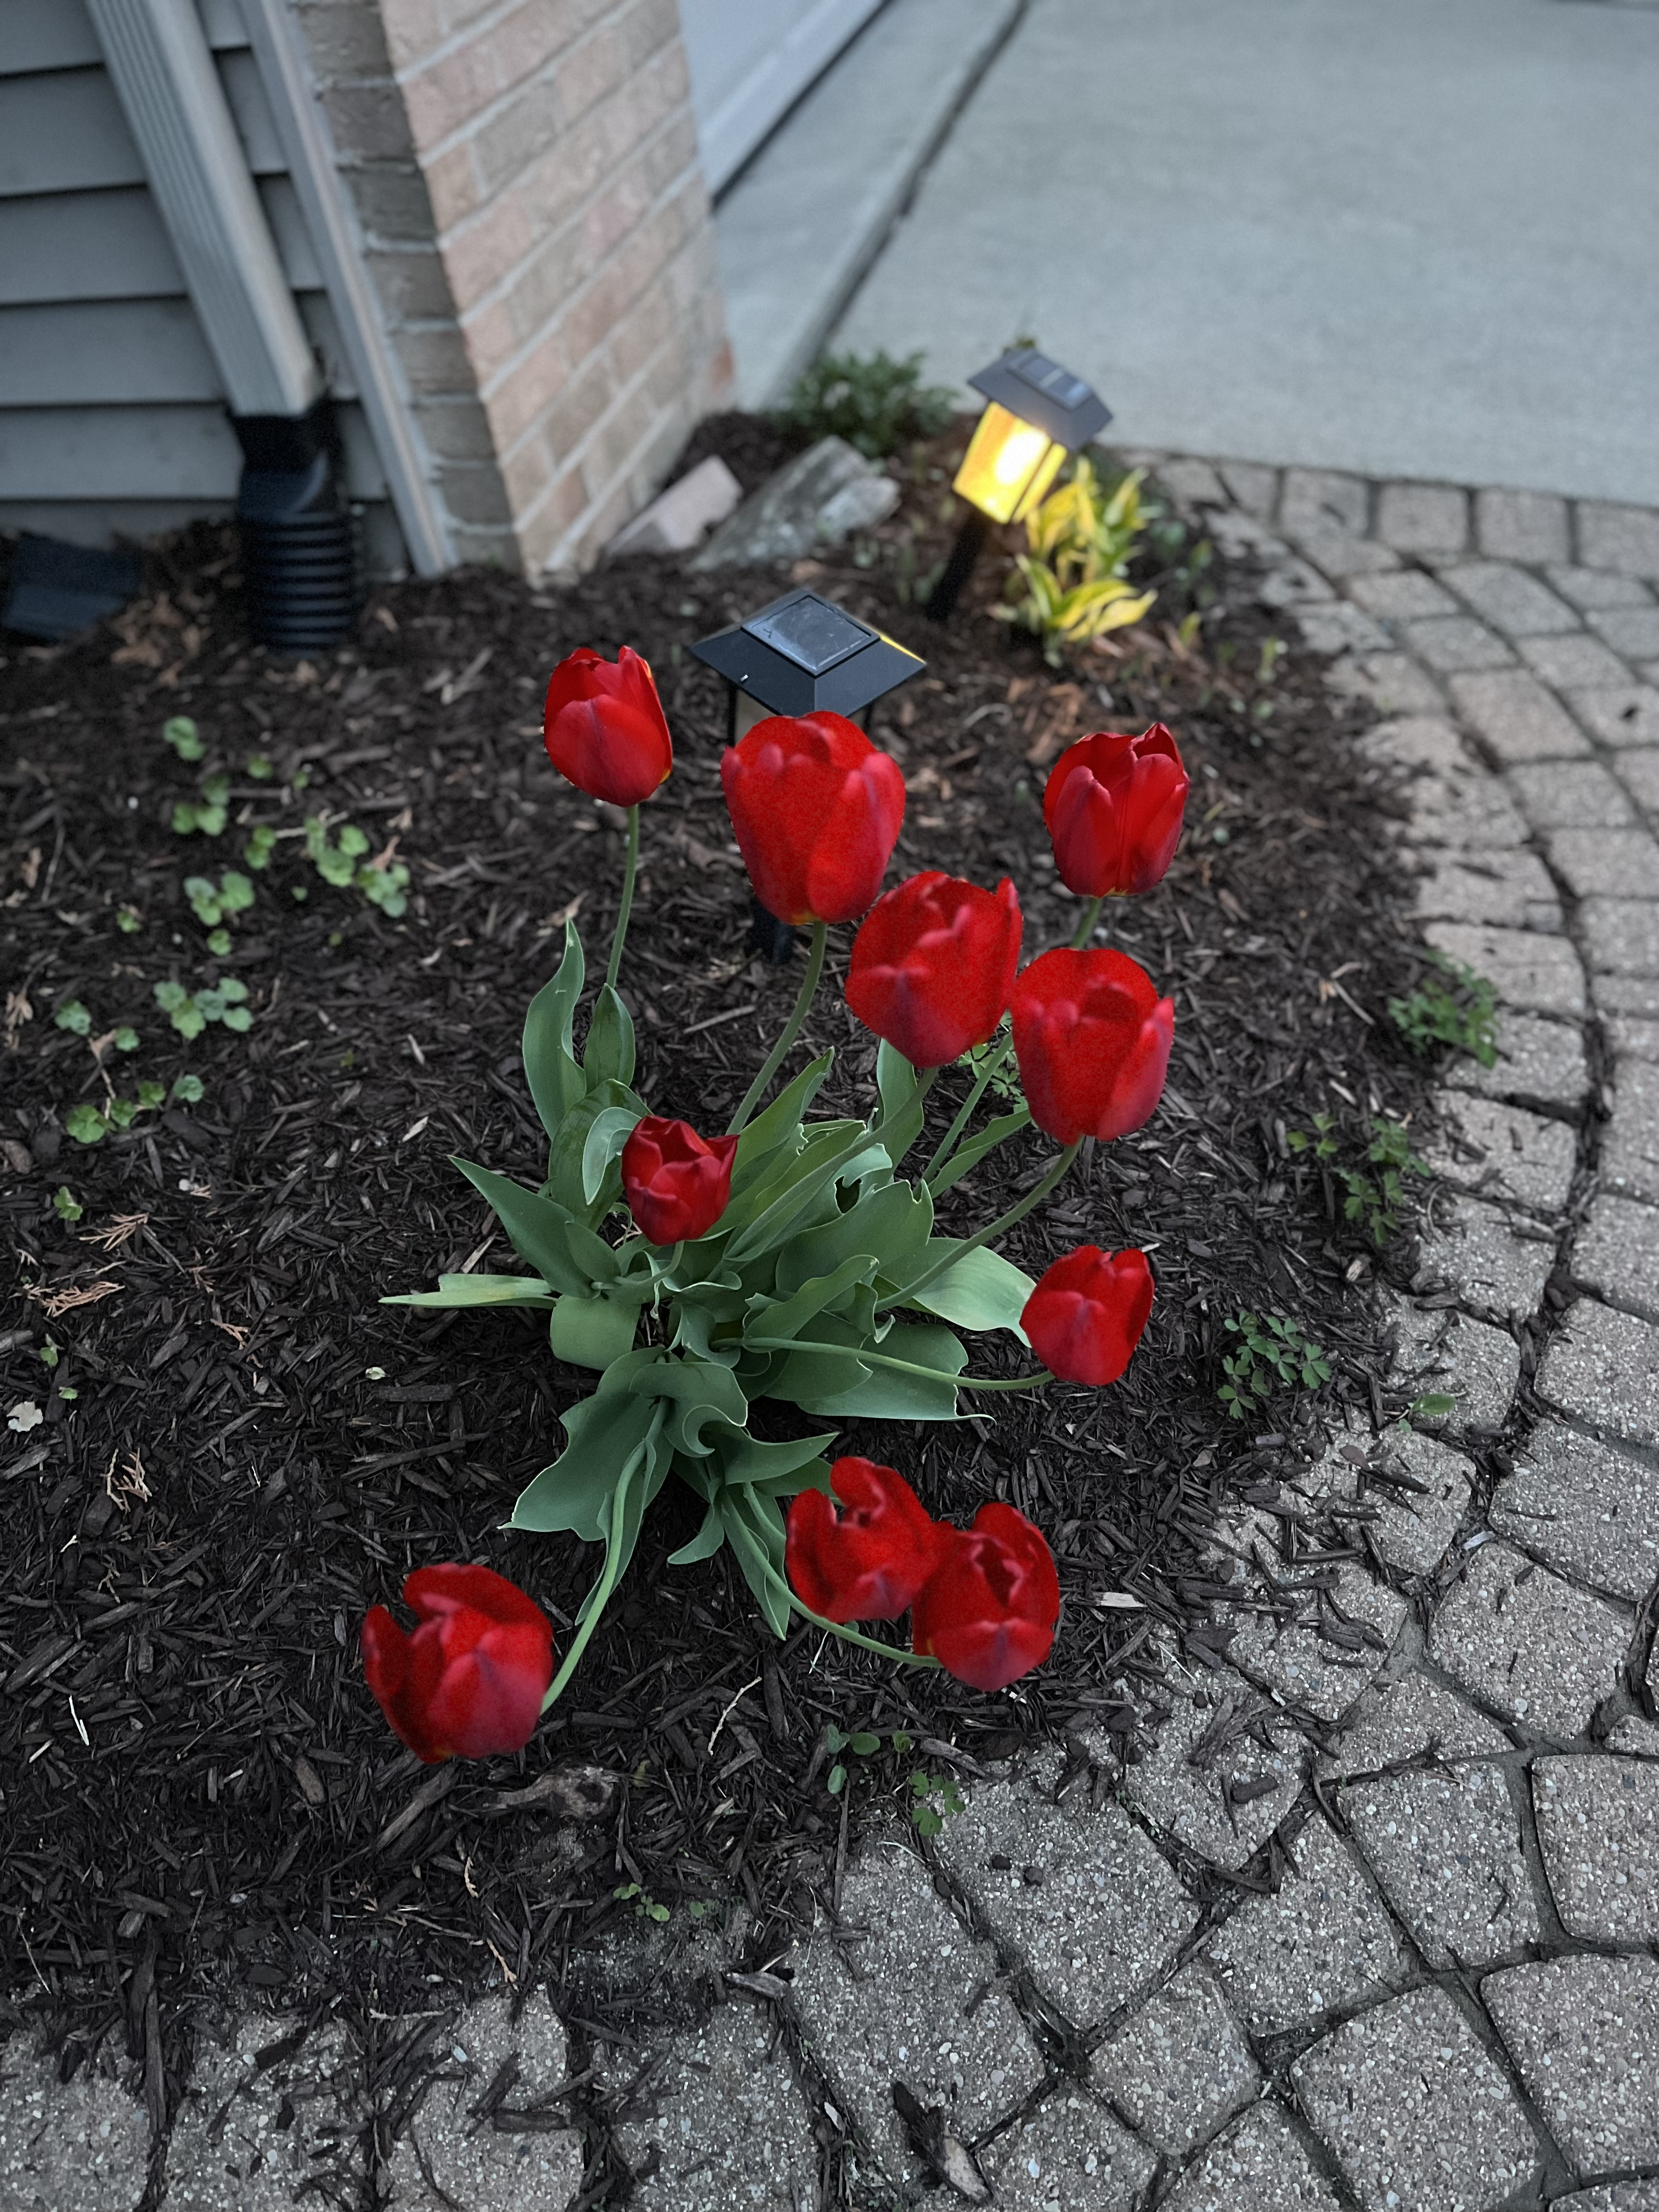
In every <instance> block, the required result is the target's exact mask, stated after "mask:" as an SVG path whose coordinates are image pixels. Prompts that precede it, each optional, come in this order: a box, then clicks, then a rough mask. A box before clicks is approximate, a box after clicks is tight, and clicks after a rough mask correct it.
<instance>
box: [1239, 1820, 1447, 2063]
mask: <svg viewBox="0 0 1659 2212" xmlns="http://www.w3.org/2000/svg"><path fill="white" fill-rule="evenodd" d="M1288 1857H1289V1858H1290V1861H1291V1866H1290V1870H1289V1871H1288V1872H1287V1873H1286V1875H1285V1879H1284V1881H1282V1882H1281V1883H1280V1884H1279V1889H1278V1891H1277V1892H1276V1893H1275V1894H1274V1895H1273V1896H1271V1897H1252V1898H1249V1899H1246V1901H1245V1902H1244V1903H1243V1905H1240V1907H1239V1909H1238V1910H1237V1911H1236V1912H1235V1913H1234V1914H1233V1915H1232V1917H1231V1919H1229V1920H1226V1921H1224V1922H1223V1923H1222V1925H1221V1927H1220V1929H1218V1931H1217V1933H1216V1934H1215V1936H1212V1938H1211V1940H1210V1942H1209V1944H1208V1946H1207V1951H1208V1956H1209V1958H1210V1960H1211V1962H1212V1965H1213V1966H1215V1968H1216V1971H1217V1972H1218V1974H1219V1975H1220V1977H1221V1981H1222V1985H1223V1987H1224V1988H1225V1990H1226V1992H1227V1995H1228V1996H1229V1998H1230V1999H1231V2002H1232V2004H1233V2006H1234V2008H1235V2009H1236V2010H1237V2012H1238V2013H1239V2014H1240V2015H1242V2016H1243V2020H1244V2021H1245V2023H1246V2025H1247V2026H1248V2027H1249V2028H1250V2029H1251V2030H1252V2031H1253V2032H1254V2033H1256V2034H1258V2035H1261V2034H1273V2033H1278V2032H1279V2031H1281V2030H1283V2029H1285V2028H1291V2027H1301V2026H1302V2025H1303V2024H1304V2022H1305V2021H1312V2020H1316V2019H1317V2018H1318V2016H1319V2015H1321V2014H1322V2013H1340V2012H1347V2011H1350V2010H1352V2008H1354V2007H1356V2006H1358V2005H1361V2004H1367V2003H1370V2002H1372V2001H1373V2000H1374V1999H1376V1998H1378V1997H1381V1996H1385V1995H1387V1994H1388V1992H1389V1990H1394V1989H1397V1988H1398V1987H1399V1986H1400V1985H1401V1983H1403V1982H1404V1981H1406V1980H1407V1979H1408V1978H1409V1976H1410V1969H1409V1966H1408V1965H1407V1960H1406V1958H1405V1955H1404V1954H1403V1953H1402V1951H1401V1947H1400V1940H1399V1938H1398V1936H1396V1935H1395V1929H1394V1924H1393V1923H1392V1922H1391V1921H1390V1920H1389V1916H1388V1914H1387V1913H1386V1912H1385V1911H1383V1907H1382V1906H1381V1905H1379V1904H1378V1903H1377V1901H1376V1898H1375V1897H1373V1896H1372V1894H1371V1893H1370V1889H1369V1888H1368V1887H1366V1884H1365V1880H1364V1875H1362V1874H1361V1873H1360V1871H1359V1869H1358V1866H1357V1865H1356V1864H1355V1863H1354V1861H1353V1859H1352V1857H1351V1856H1350V1854H1349V1851H1348V1848H1347V1846H1346V1844H1344V1843H1343V1842H1342V1841H1341V1839H1340V1837H1338V1836H1336V1835H1335V1834H1334V1832H1332V1830H1331V1828H1330V1826H1329V1824H1328V1822H1327V1821H1325V1820H1322V1819H1321V1818H1320V1816H1319V1815H1318V1814H1315V1815H1314V1817H1313V1818H1312V1819H1311V1820H1310V1821H1309V1822H1308V1824H1307V1826H1305V1827H1304V1829H1303V1831H1302V1832H1301V1834H1300V1835H1299V1836H1297V1838H1296V1841H1295V1842H1294V1843H1293V1844H1291V1846H1290V1848H1289V1852H1288Z"/></svg>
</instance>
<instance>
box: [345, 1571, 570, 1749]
mask: <svg viewBox="0 0 1659 2212" xmlns="http://www.w3.org/2000/svg"><path fill="white" fill-rule="evenodd" d="M404 1604H405V1605H407V1606H410V1607H413V1609H414V1611H415V1613H416V1614H417V1615H418V1616H419V1620H420V1626H419V1627H418V1628H416V1631H415V1632H414V1634H413V1635H412V1636H410V1635H407V1634H405V1632H404V1630H403V1629H401V1628H400V1627H399V1626H398V1623H397V1622H396V1621H395V1620H393V1619H392V1615H391V1614H390V1613H388V1612H387V1611H386V1607H384V1606H383V1605H377V1606H375V1607H372V1608H371V1610H370V1612H369V1613H368V1616H367V1618H366V1619H365V1620H364V1622H363V1630H362V1648H363V1673H364V1674H365V1675H366V1676H367V1677H368V1686H369V1688H370V1689H371V1690H372V1691H373V1692H374V1700H375V1703H376V1704H377V1705H379V1706H380V1711H382V1712H383V1713H384V1714H385V1715H386V1718H387V1720H389V1721H390V1722H391V1723H392V1731H393V1733H394V1734H395V1735H397V1737H398V1740H399V1741H400V1742H403V1743H406V1744H407V1745H408V1746H409V1748H410V1750H411V1751H412V1752H413V1753H415V1755H416V1758H417V1759H424V1760H425V1761H426V1762H427V1764H428V1765H435V1763H436V1762H437V1761H438V1760H439V1759H489V1758H490V1757H492V1756H493V1755H494V1754H495V1753H497V1752H506V1751H522V1750H523V1748H524V1747H525V1745H526V1744H527V1743H528V1742H529V1741H530V1738H531V1735H532V1732H533V1731H534V1729H535V1726H536V1723H537V1722H538V1720H539V1719H540V1717H541V1711H542V1699H543V1696H544V1693H545V1692H546V1689H547V1686H548V1684H549V1683H550V1681H551V1680H552V1679H553V1627H552V1623H551V1622H550V1620H548V1618H547V1615H546V1614H545V1613H544V1612H543V1611H542V1609H541V1607H540V1606H538V1604H536V1602H535V1601H534V1600H533V1599H532V1598H527V1597H526V1595H525V1594H524V1592H523V1591H522V1590H521V1589H519V1588H518V1586H517V1585H516V1584H515V1583H510V1582H508V1581H507V1578H506V1577H505V1576H503V1575H498V1574H494V1573H492V1572H491V1571H490V1570H489V1568H488V1567H461V1566H455V1565H444V1566H439V1567H419V1568H417V1569H416V1571H415V1572H414V1573H413V1574H412V1575H410V1577H409V1578H408V1580H407V1581H406V1582H405V1583H404Z"/></svg>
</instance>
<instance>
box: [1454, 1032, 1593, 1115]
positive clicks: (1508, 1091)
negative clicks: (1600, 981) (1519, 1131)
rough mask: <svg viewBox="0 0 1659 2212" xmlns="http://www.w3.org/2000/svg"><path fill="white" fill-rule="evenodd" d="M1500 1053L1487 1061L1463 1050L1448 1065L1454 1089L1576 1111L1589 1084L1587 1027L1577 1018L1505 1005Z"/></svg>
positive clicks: (1499, 1041) (1499, 1046) (1499, 1039)
mask: <svg viewBox="0 0 1659 2212" xmlns="http://www.w3.org/2000/svg"><path fill="white" fill-rule="evenodd" d="M1497 1044H1498V1059H1497V1062H1496V1064H1495V1065H1494V1066H1491V1067H1483V1066H1481V1065H1480V1061H1479V1060H1471V1059H1469V1058H1468V1056H1467V1055H1462V1056H1460V1057H1459V1058H1457V1059H1456V1060H1453V1061H1452V1062H1451V1064H1450V1066H1449V1067H1448V1068H1447V1070H1446V1076H1445V1081H1446V1085H1447V1087H1448V1089H1449V1090H1452V1091H1479V1092H1480V1094H1481V1095H1482V1096H1483V1097H1487V1098H1518V1099H1520V1100H1522V1102H1523V1103H1526V1102H1531V1103H1535V1104H1537V1105H1541V1106H1559V1107H1562V1108H1564V1109H1565V1110H1566V1111H1568V1112H1569V1113H1576V1112H1577V1110H1578V1109H1579V1107H1580V1106H1582V1105H1583V1101H1584V1094H1585V1092H1586V1091H1588V1090H1589V1066H1588V1064H1587V1062H1586V1060H1585V1059H1584V1037H1583V1031H1582V1030H1580V1029H1579V1027H1578V1025H1577V1023H1575V1022H1553V1021H1547V1020H1546V1019H1545V1018H1544V1017H1543V1016H1542V1015H1540V1014H1517V1013H1513V1012H1510V1010H1509V1009H1508V1008H1507V1007H1500V1008H1499V1009H1498V1036H1497Z"/></svg>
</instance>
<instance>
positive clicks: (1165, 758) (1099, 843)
mask: <svg viewBox="0 0 1659 2212" xmlns="http://www.w3.org/2000/svg"><path fill="white" fill-rule="evenodd" d="M1191 788H1192V784H1191V781H1190V780H1189V778H1188V774H1187V771H1186V769H1185V768H1184V767H1183V766H1182V759H1181V754H1180V751H1179V750H1178V748H1177V747H1176V741H1175V739H1174V738H1172V737H1171V736H1170V732H1168V731H1167V730H1166V729H1165V728H1164V725H1163V723H1162V722H1154V723H1153V724H1152V727H1151V729H1150V730H1143V731H1142V732H1141V733H1140V735H1139V737H1138V738H1132V737H1129V736H1127V734H1125V733H1123V732H1119V731H1115V730H1097V732H1095V734H1094V736H1093V737H1091V738H1079V739H1078V741H1077V743H1076V744H1074V745H1068V746H1067V747H1066V750H1065V751H1064V752H1063V753H1062V754H1061V755H1060V758H1059V759H1058V760H1057V761H1056V762H1055V763H1054V769H1053V770H1052V772H1051V773H1050V775H1049V777H1048V786H1047V787H1046V789H1045V790H1044V792H1043V794H1042V818H1043V820H1044V822H1046V823H1048V835H1049V836H1050V837H1051V838H1052V839H1053V840H1054V861H1055V865H1056V866H1058V868H1059V870H1060V881H1061V882H1062V883H1063V884H1065V885H1066V889H1067V890H1073V891H1076V892H1077V893H1078V894H1079V896H1082V897H1086V898H1098V897H1099V896H1101V894H1102V893H1103V892H1113V891H1120V892H1121V891H1149V890H1152V886H1153V884H1156V883H1159V882H1161V881H1162V879H1163V876H1164V870H1165V869H1166V868H1167V867H1168V866H1169V865H1170V860H1172V859H1173V858H1174V856H1175V848H1176V842H1178V840H1179V838H1180V836H1181V816H1182V809H1183V808H1184V807H1185V805H1186V804H1187V793H1188V791H1190V790H1191Z"/></svg>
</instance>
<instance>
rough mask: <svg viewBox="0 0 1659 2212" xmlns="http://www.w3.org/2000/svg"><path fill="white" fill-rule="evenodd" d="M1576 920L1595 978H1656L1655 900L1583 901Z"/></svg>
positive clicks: (1658, 908)
mask: <svg viewBox="0 0 1659 2212" xmlns="http://www.w3.org/2000/svg"><path fill="white" fill-rule="evenodd" d="M1580 919H1581V920H1582V921H1583V927H1584V935H1585V939H1586V940H1587V941H1588V943H1589V956H1590V966H1591V967H1592V968H1593V969H1595V970H1596V971H1597V973H1598V974H1600V973H1601V972H1606V973H1607V974H1608V975H1646V976H1655V975H1659V899H1613V898H1590V899H1586V900H1585V901H1584V903H1583V908H1581V909H1580Z"/></svg>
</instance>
